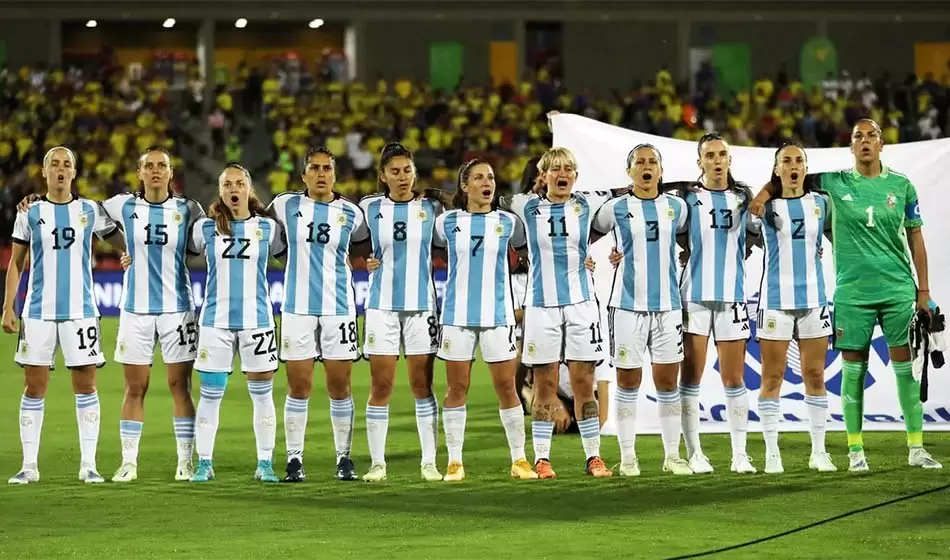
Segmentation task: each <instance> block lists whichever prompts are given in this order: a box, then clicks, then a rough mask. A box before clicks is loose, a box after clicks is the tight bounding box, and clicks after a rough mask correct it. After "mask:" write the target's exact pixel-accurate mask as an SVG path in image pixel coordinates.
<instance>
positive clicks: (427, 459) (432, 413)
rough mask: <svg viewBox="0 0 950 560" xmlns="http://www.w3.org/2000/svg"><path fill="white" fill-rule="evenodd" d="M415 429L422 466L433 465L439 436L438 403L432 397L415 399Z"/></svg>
mask: <svg viewBox="0 0 950 560" xmlns="http://www.w3.org/2000/svg"><path fill="white" fill-rule="evenodd" d="M416 429H417V430H418V432H419V443H420V444H421V446H422V464H423V465H426V464H435V451H436V445H438V443H437V442H438V437H439V436H438V434H439V403H438V402H437V401H436V400H435V396H434V395H429V397H428V398H425V399H416Z"/></svg>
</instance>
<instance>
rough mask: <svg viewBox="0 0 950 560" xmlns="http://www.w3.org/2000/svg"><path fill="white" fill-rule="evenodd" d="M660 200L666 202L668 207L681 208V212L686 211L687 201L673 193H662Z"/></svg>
mask: <svg viewBox="0 0 950 560" xmlns="http://www.w3.org/2000/svg"><path fill="white" fill-rule="evenodd" d="M658 199H662V200H664V201H666V203H667V204H668V205H670V206H675V207H677V208H679V209H680V210H685V209H686V200H685V199H684V198H683V197H681V196H679V194H677V193H673V192H664V193H660V196H659V197H658Z"/></svg>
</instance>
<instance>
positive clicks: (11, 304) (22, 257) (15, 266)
mask: <svg viewBox="0 0 950 560" xmlns="http://www.w3.org/2000/svg"><path fill="white" fill-rule="evenodd" d="M30 236H31V230H30V223H29V220H28V219H27V214H26V212H25V211H24V212H18V213H17V216H16V220H15V221H14V222H13V250H12V252H11V253H10V264H9V265H8V266H7V278H6V283H5V286H4V288H5V289H4V291H3V317H2V323H3V330H4V331H6V332H8V333H14V332H16V330H17V329H16V309H15V308H16V295H17V290H19V289H20V277H21V276H22V275H23V268H24V266H25V265H26V251H27V249H28V248H29V243H30Z"/></svg>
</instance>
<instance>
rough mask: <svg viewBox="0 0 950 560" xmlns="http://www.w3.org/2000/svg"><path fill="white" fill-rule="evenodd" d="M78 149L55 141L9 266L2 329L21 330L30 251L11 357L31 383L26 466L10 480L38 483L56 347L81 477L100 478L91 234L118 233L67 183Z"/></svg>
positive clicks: (23, 427) (24, 406)
mask: <svg viewBox="0 0 950 560" xmlns="http://www.w3.org/2000/svg"><path fill="white" fill-rule="evenodd" d="M75 176H76V155H75V154H74V153H73V152H72V150H70V149H68V148H65V147H62V146H58V147H55V148H53V149H51V150H50V151H48V152H46V155H45V156H44V157H43V178H44V179H45V180H46V195H45V196H43V197H42V198H41V199H40V200H39V201H38V202H36V203H34V204H32V205H31V206H30V207H29V209H28V210H26V211H21V212H18V213H17V217H16V221H15V223H14V227H13V242H14V243H13V253H12V255H11V257H10V264H9V268H8V269H7V279H6V292H5V294H4V301H3V318H2V323H3V330H4V331H5V332H7V333H15V332H17V324H16V320H17V316H16V311H15V309H14V306H15V303H16V296H17V289H18V288H19V285H20V277H21V276H22V274H23V267H24V265H25V262H26V256H27V252H29V255H30V263H31V265H30V272H29V280H28V282H27V292H26V301H25V303H24V305H23V309H22V311H21V317H20V328H19V332H20V341H19V344H18V345H17V351H16V356H15V357H14V360H15V361H16V363H17V364H19V365H21V366H23V372H24V375H25V377H26V388H25V390H24V392H23V396H22V398H21V400H20V443H21V444H22V446H23V467H22V469H20V472H18V473H17V474H16V475H14V476H13V477H12V478H11V479H10V480H9V482H10V484H29V483H32V482H39V480H40V472H39V469H38V467H37V455H38V454H39V448H40V433H41V432H42V428H43V412H44V397H45V396H46V388H47V386H48V385H49V375H50V368H51V367H52V365H53V361H54V360H55V353H56V347H57V346H59V347H60V348H61V349H62V351H63V359H64V361H65V363H66V367H67V368H68V369H69V370H70V371H71V372H72V384H73V393H75V395H76V421H77V423H78V424H79V449H80V455H81V459H80V466H79V480H81V481H83V482H87V483H100V482H104V481H105V479H103V478H102V476H101V475H100V474H99V473H98V472H97V470H96V446H97V445H98V442H99V416H100V415H99V394H98V393H97V392H96V369H97V368H98V367H101V366H102V365H104V364H105V359H104V358H103V355H102V348H101V346H100V340H99V338H100V337H99V308H98V307H97V306H96V298H95V295H94V294H93V290H92V286H93V283H92V236H93V234H96V235H98V236H99V237H100V238H106V237H108V236H110V235H112V234H113V233H115V230H116V227H115V224H112V223H111V222H110V221H109V219H108V218H107V217H106V215H105V214H104V213H103V212H102V211H101V209H100V208H99V205H98V204H96V203H95V202H92V201H89V200H86V199H83V198H78V197H76V196H74V195H73V194H72V192H71V191H70V187H71V185H72V181H73V179H74V178H75Z"/></svg>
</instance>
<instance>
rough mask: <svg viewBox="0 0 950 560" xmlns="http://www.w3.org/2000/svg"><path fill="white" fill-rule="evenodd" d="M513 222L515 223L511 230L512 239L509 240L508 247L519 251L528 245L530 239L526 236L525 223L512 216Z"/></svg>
mask: <svg viewBox="0 0 950 560" xmlns="http://www.w3.org/2000/svg"><path fill="white" fill-rule="evenodd" d="M511 220H512V222H514V223H513V225H512V228H511V239H509V240H508V245H509V246H511V248H512V249H515V250H518V249H521V248H523V247H525V246H526V245H527V244H528V239H527V237H526V236H525V232H524V223H523V222H522V221H521V220H520V219H518V218H517V217H516V216H512V217H511Z"/></svg>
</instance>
